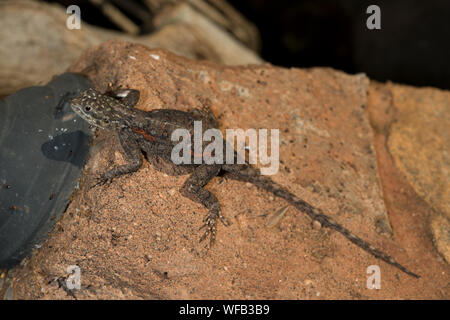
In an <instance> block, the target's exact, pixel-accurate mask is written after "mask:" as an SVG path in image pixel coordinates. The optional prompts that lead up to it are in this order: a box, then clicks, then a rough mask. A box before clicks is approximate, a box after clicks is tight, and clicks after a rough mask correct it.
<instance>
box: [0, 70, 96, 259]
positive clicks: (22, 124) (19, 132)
mask: <svg viewBox="0 0 450 320" xmlns="http://www.w3.org/2000/svg"><path fill="white" fill-rule="evenodd" d="M89 87H92V85H91V83H90V82H89V81H88V80H87V79H85V78H83V77H81V76H79V75H76V74H71V73H66V74H63V75H61V76H58V77H57V78H55V79H53V80H52V81H51V82H50V83H49V84H47V85H46V86H42V87H30V88H25V89H22V90H19V91H17V92H16V93H14V94H12V95H10V96H8V97H6V98H5V99H3V100H1V101H0V268H10V267H12V266H14V265H16V264H18V263H20V261H22V259H23V258H24V257H26V256H27V255H28V254H29V253H30V252H31V250H32V249H33V248H34V247H37V246H38V245H39V243H41V242H42V241H43V240H45V237H46V234H47V233H48V232H49V231H50V230H51V229H52V227H53V226H54V224H55V222H56V220H57V218H58V217H59V216H60V215H61V214H62V213H63V212H64V211H65V209H66V207H67V205H68V203H69V198H70V196H71V194H72V192H73V190H74V188H75V187H76V184H77V179H78V177H79V175H80V173H81V169H82V167H83V164H84V162H85V159H86V158H87V155H88V151H89V135H90V130H89V126H88V124H87V123H86V122H85V121H82V120H81V118H79V117H78V116H76V115H75V113H74V112H73V111H72V110H71V109H70V107H69V105H68V99H70V98H71V97H73V96H75V95H76V94H78V93H79V92H80V91H83V90H85V89H87V88H89Z"/></svg>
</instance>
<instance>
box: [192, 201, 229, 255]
mask: <svg viewBox="0 0 450 320" xmlns="http://www.w3.org/2000/svg"><path fill="white" fill-rule="evenodd" d="M217 218H219V219H220V221H222V223H223V224H224V225H225V226H229V225H230V223H229V222H228V220H227V219H226V218H225V217H224V216H223V215H222V213H221V212H220V210H217V209H216V210H214V209H212V210H210V211H209V212H208V214H207V215H206V216H205V218H203V222H204V224H203V225H202V226H201V227H200V228H199V230H202V229H203V228H206V230H205V232H204V233H203V235H202V236H201V237H200V241H199V242H202V241H203V240H205V239H206V237H208V236H210V239H209V247H210V248H211V247H212V245H213V244H214V241H215V239H216V226H217Z"/></svg>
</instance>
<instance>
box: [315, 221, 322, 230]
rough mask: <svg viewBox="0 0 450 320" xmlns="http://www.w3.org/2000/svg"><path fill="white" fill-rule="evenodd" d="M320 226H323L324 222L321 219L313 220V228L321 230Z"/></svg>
mask: <svg viewBox="0 0 450 320" xmlns="http://www.w3.org/2000/svg"><path fill="white" fill-rule="evenodd" d="M320 228H322V224H321V223H320V222H319V221H314V222H313V229H314V230H320Z"/></svg>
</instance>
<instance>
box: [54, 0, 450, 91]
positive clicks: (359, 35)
mask: <svg viewBox="0 0 450 320" xmlns="http://www.w3.org/2000/svg"><path fill="white" fill-rule="evenodd" d="M109 1H111V2H113V3H115V4H116V5H120V6H122V7H124V10H123V12H124V13H127V9H126V8H125V7H129V8H128V12H131V11H134V12H136V10H138V11H139V8H142V10H145V6H144V5H143V3H142V0H129V1H128V0H127V1H125V0H109ZM56 2H59V3H61V4H63V5H69V4H75V3H76V4H83V8H82V12H83V14H82V19H83V20H85V21H86V22H88V23H91V24H94V25H99V26H103V27H106V28H111V29H114V28H115V27H114V25H113V24H112V23H111V22H110V21H109V20H108V18H106V17H104V16H103V15H102V13H101V11H99V10H98V9H96V8H95V7H93V6H92V4H91V3H90V2H89V1H87V0H85V1H73V0H60V1H56ZM228 2H229V3H230V4H231V5H233V6H234V7H235V8H236V9H237V10H238V11H240V12H241V13H242V14H243V15H244V16H245V17H247V18H248V20H250V21H252V22H253V23H254V24H256V26H257V27H258V29H259V31H260V34H261V40H262V44H261V48H260V55H261V56H262V58H263V59H265V60H266V61H268V62H271V63H272V64H274V65H279V66H285V67H301V68H305V67H313V66H328V67H332V68H335V69H339V70H343V71H345V72H348V73H359V72H364V73H366V74H367V75H368V76H369V77H370V78H372V79H375V80H379V81H387V80H391V81H394V82H399V83H405V84H411V85H415V86H433V87H438V88H443V89H450V62H449V59H450V0H381V1H376V0H371V1H368V0H292V1H289V0H228ZM371 4H376V5H378V6H379V7H380V9H381V30H369V29H367V27H366V20H367V18H368V17H369V14H367V13H366V9H367V7H368V6H369V5H371ZM84 7H88V8H89V9H88V10H84ZM130 8H131V9H130ZM150 16H151V13H150ZM129 17H130V18H131V19H132V20H133V21H135V22H136V23H137V24H138V25H139V26H140V28H141V33H148V32H151V31H152V26H151V22H148V20H151V19H147V20H145V19H142V18H141V19H139V18H136V16H133V15H130V16H129ZM144 20H145V21H146V22H143V21H144Z"/></svg>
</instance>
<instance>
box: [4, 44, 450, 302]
mask: <svg viewBox="0 0 450 320" xmlns="http://www.w3.org/2000/svg"><path fill="white" fill-rule="evenodd" d="M88 66H95V68H87V67H88ZM86 69H89V70H91V74H90V78H91V80H92V81H93V83H94V84H95V86H96V87H97V88H98V89H99V90H105V89H106V88H107V87H108V85H109V84H110V83H112V84H114V85H116V86H122V87H128V88H135V89H139V90H141V100H140V101H139V103H138V105H137V107H138V108H141V109H144V110H150V109H155V108H176V109H181V110H188V109H192V108H194V107H196V108H199V107H202V106H205V105H207V106H209V107H210V108H211V109H212V111H213V112H214V113H215V114H216V116H217V117H218V118H219V121H220V123H221V127H220V129H221V130H224V129H226V128H242V129H244V130H245V129H248V128H255V129H258V128H267V129H279V130H280V170H279V172H278V173H277V174H276V175H274V176H273V177H272V178H273V179H274V180H275V181H276V182H278V183H279V184H281V185H283V186H285V187H286V188H287V189H289V190H290V191H292V192H294V193H295V194H297V195H298V196H300V197H302V198H303V199H305V200H306V201H308V202H310V203H311V204H313V205H315V206H317V207H319V208H321V209H322V210H323V211H324V212H326V213H327V214H329V215H330V216H332V217H333V218H334V219H335V220H337V221H338V222H339V223H341V224H343V225H345V226H346V227H348V228H349V229H351V230H353V231H354V232H355V233H357V234H358V235H360V236H361V237H363V238H364V239H366V240H368V241H369V242H370V243H372V244H373V245H375V246H377V247H379V248H380V249H382V250H383V251H385V252H387V253H389V254H391V255H392V256H395V257H396V259H397V260H398V261H400V262H401V263H403V264H405V265H407V266H408V267H410V268H411V269H412V270H414V271H415V272H418V273H419V274H421V275H422V278H421V279H417V280H416V279H411V278H410V277H408V276H407V275H405V274H402V273H401V272H400V271H398V270H397V269H395V268H392V267H391V266H389V265H386V264H384V263H382V262H380V261H378V260H376V259H375V258H373V257H372V256H370V255H369V254H367V253H365V252H364V251H362V250H361V249H360V248H358V247H356V246H354V245H353V244H351V243H349V242H348V241H347V240H346V239H345V238H343V237H342V236H340V235H339V234H337V233H335V232H332V231H330V230H328V229H327V228H323V227H322V228H317V227H316V228H314V227H313V224H312V223H311V220H310V219H309V218H308V217H306V216H305V215H304V214H303V213H301V212H298V211H296V210H295V209H294V208H289V210H287V211H285V213H284V216H283V217H282V218H281V219H280V221H277V223H267V222H268V220H269V219H271V217H273V213H275V212H277V211H278V210H280V208H283V207H284V206H286V203H285V202H284V201H282V200H280V199H278V198H276V197H273V195H271V194H268V193H267V192H265V191H261V190H259V189H258V188H256V187H254V186H252V185H249V186H247V185H246V184H244V183H242V182H240V181H234V180H231V179H228V178H226V177H217V178H215V179H213V180H212V181H211V182H210V183H209V184H208V186H207V188H208V190H210V191H212V192H214V193H215V194H216V196H217V197H218V199H219V201H220V202H221V205H222V209H223V214H224V215H225V216H227V217H228V219H229V220H230V221H231V222H232V224H231V226H229V227H224V226H223V225H219V227H218V234H217V242H216V244H215V246H214V247H213V248H212V249H211V250H209V251H208V250H206V249H205V245H204V244H202V243H201V244H199V243H198V240H199V236H200V234H199V233H198V227H199V226H200V225H201V221H202V218H203V216H204V215H205V214H206V212H207V211H206V209H205V208H204V207H202V206H201V205H199V204H197V203H194V202H192V201H191V200H189V199H186V198H184V197H183V196H181V195H180V193H179V191H178V189H179V187H180V186H181V185H182V184H183V182H184V181H185V179H186V176H178V177H173V176H167V175H165V174H163V173H161V172H159V171H157V170H155V169H154V168H153V167H152V166H151V165H149V164H148V163H145V164H144V166H143V167H142V168H141V169H140V170H139V171H138V172H136V173H134V174H131V175H128V176H123V177H120V178H117V179H115V180H114V181H113V182H112V183H111V184H110V185H105V186H98V187H95V188H92V189H89V183H88V182H89V179H91V178H90V177H91V176H92V174H95V173H98V172H102V171H103V170H105V169H106V168H107V167H109V166H111V165H113V164H114V163H115V164H119V163H122V161H123V157H122V156H120V147H119V146H118V142H117V138H115V137H113V136H112V135H111V134H108V133H105V132H100V133H99V136H98V137H97V139H96V140H95V142H94V146H93V148H92V155H91V158H90V160H89V162H88V164H87V166H86V176H85V178H84V179H85V180H86V181H81V189H80V190H79V192H78V193H77V194H76V195H75V196H74V199H73V202H72V203H71V205H70V206H69V207H68V209H67V211H66V213H65V214H64V215H63V218H62V219H61V221H60V222H59V223H58V227H57V228H56V229H55V230H54V232H53V233H52V234H51V236H50V239H49V240H48V241H47V242H46V243H45V244H44V245H43V246H42V248H41V249H40V250H38V251H37V252H36V254H35V255H34V256H33V258H32V259H31V260H29V261H27V262H26V263H24V266H22V267H21V268H18V269H17V270H14V273H13V278H14V281H13V284H14V286H13V287H14V297H16V298H42V299H44V298H56V297H57V298H61V294H62V293H64V290H63V288H60V287H58V288H56V287H55V288H54V287H51V286H50V287H49V286H48V284H49V283H50V282H51V281H52V280H51V279H60V278H64V277H65V276H67V275H66V274H65V270H66V268H67V266H68V265H77V266H79V267H80V269H81V275H82V289H81V290H79V291H76V292H75V295H76V298H78V299H93V298H97V299H103V298H116V299H125V298H145V299H174V298H178V299H201V298H208V299H218V298H222V299H369V298H372V299H390V298H391V299H392V298H403V299H404V298H441V299H445V298H449V292H448V287H446V283H448V281H446V280H448V274H449V271H450V270H449V268H448V266H447V265H446V264H445V263H444V264H443V263H442V262H441V261H440V260H439V259H440V256H439V255H438V254H437V253H436V251H435V250H434V249H433V246H432V244H431V240H430V239H427V238H426V232H425V231H424V230H423V229H421V227H420V226H423V225H424V219H425V216H424V215H417V216H412V215H409V214H407V213H408V212H407V211H401V210H396V208H395V207H393V209H392V210H393V212H394V217H393V218H394V219H391V217H389V219H388V218H387V211H386V202H385V200H384V198H385V197H387V198H388V199H389V200H391V194H394V195H395V196H396V195H397V194H398V192H399V191H397V190H395V189H393V190H391V189H389V186H391V185H392V184H389V183H386V182H385V179H389V177H391V176H394V175H395V174H398V173H397V172H396V171H395V167H394V166H392V165H391V163H389V162H388V161H381V162H380V161H379V160H377V157H378V153H380V155H381V157H385V155H386V153H383V149H381V148H380V149H379V150H380V151H379V150H378V149H377V148H378V147H377V146H383V144H381V143H378V140H377V137H380V141H381V139H382V137H383V135H378V134H377V135H375V136H374V131H373V130H372V128H371V125H370V123H369V115H368V113H367V109H372V108H374V107H375V106H378V105H379V104H378V100H377V99H378V98H377V97H380V95H379V93H378V92H375V93H376V94H374V95H373V96H371V99H370V100H368V96H367V93H368V92H369V91H370V90H371V89H370V87H369V79H368V78H367V77H365V76H364V75H348V74H345V73H342V72H339V71H334V70H331V69H327V68H314V69H308V70H301V69H285V68H279V67H274V66H272V65H269V64H265V65H262V66H241V67H225V66H220V65H216V64H213V63H208V62H196V61H192V60H188V59H184V58H181V57H178V56H175V55H173V54H171V53H169V52H167V51H163V50H150V49H148V48H146V47H143V46H140V45H132V44H129V43H125V42H107V43H105V44H103V45H102V46H100V47H98V48H96V49H95V50H91V51H88V52H86V54H84V56H83V57H82V58H81V59H80V60H79V61H78V62H77V63H76V64H74V65H73V66H72V68H71V71H77V70H86ZM381 107H383V104H381ZM380 110H382V109H380ZM374 141H375V144H374ZM383 159H387V160H389V158H383ZM377 161H378V163H377ZM379 168H383V171H382V174H381V175H380V174H379V172H381V171H379ZM389 170H392V172H390V171H389ZM386 173H388V174H386ZM380 177H381V181H380ZM401 185H402V186H404V188H408V185H407V184H405V183H404V182H402V184H401ZM173 190H175V192H174V191H173ZM388 191H389V195H387V196H386V192H388ZM407 191H408V192H409V189H407ZM383 193H384V194H385V196H383ZM411 194H412V198H410V200H414V201H417V203H418V205H417V206H416V208H417V210H418V211H419V213H421V212H424V211H426V210H427V209H429V207H427V205H426V204H422V203H420V201H421V199H420V198H419V197H417V196H414V193H411ZM400 195H402V194H400ZM414 197H416V198H414ZM395 199H400V198H398V197H397V198H395ZM405 202H406V200H405ZM392 203H395V201H389V203H387V204H388V206H389V207H390V208H392ZM408 209H409V208H408ZM390 210H391V209H390ZM282 211H283V210H282ZM278 212H281V211H278ZM267 224H268V225H269V226H272V225H273V226H272V227H267ZM391 225H392V228H391ZM391 230H392V231H393V233H391ZM418 231H420V232H418ZM391 234H392V235H391ZM374 264H376V265H379V266H380V268H381V270H382V279H383V280H382V290H369V289H367V287H366V280H367V273H366V270H367V267H368V266H370V265H374ZM49 279H50V280H49ZM42 287H44V292H42V290H41V288H42ZM65 298H67V299H72V298H73V296H71V295H69V294H67V295H66V297H65Z"/></svg>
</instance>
